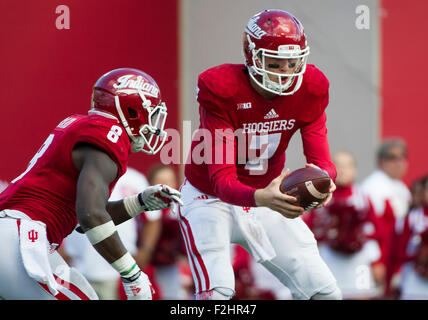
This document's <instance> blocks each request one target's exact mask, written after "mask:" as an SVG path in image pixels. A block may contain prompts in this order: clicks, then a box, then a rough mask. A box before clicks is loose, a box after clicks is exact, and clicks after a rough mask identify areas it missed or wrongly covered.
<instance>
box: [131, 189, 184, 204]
mask: <svg viewBox="0 0 428 320" xmlns="http://www.w3.org/2000/svg"><path fill="white" fill-rule="evenodd" d="M138 197H139V199H140V200H141V201H140V203H141V202H142V203H143V206H142V207H143V210H144V211H153V210H162V209H165V208H173V206H174V203H178V204H180V205H183V202H182V201H181V199H180V198H181V193H180V191H178V190H175V189H173V188H171V187H169V186H166V185H163V184H157V185H155V186H151V187H148V188H146V189H145V190H144V191H143V192H141V193H140V194H139V195H138Z"/></svg>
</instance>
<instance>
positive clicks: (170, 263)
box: [143, 164, 194, 300]
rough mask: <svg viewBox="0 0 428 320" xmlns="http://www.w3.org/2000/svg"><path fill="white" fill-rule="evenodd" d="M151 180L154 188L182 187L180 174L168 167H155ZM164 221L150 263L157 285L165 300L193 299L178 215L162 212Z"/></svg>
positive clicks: (167, 211)
mask: <svg viewBox="0 0 428 320" xmlns="http://www.w3.org/2000/svg"><path fill="white" fill-rule="evenodd" d="M148 179H149V184H150V185H156V184H165V185H168V186H171V187H172V188H177V185H178V178H177V175H176V172H175V170H174V168H173V167H171V166H168V165H162V164H160V165H157V166H155V167H153V168H152V169H151V170H150V171H149V174H148ZM161 221H162V231H161V234H160V238H159V241H158V242H157V245H156V247H154V248H152V253H153V255H152V257H151V258H152V259H151V262H150V263H151V265H153V266H154V268H155V270H156V272H155V279H154V281H155V282H156V283H157V284H158V285H159V286H160V289H161V292H162V294H161V299H165V300H185V299H190V297H192V296H193V291H194V289H193V280H192V278H191V272H190V267H189V265H188V262H187V256H186V248H185V245H184V241H183V238H182V235H181V231H180V227H179V224H178V217H177V214H176V212H173V211H172V210H171V209H169V208H168V209H164V210H162V213H161ZM143 235H144V233H143Z"/></svg>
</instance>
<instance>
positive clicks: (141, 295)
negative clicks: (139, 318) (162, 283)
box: [122, 270, 154, 300]
mask: <svg viewBox="0 0 428 320" xmlns="http://www.w3.org/2000/svg"><path fill="white" fill-rule="evenodd" d="M134 278H135V279H134ZM122 283H123V288H124V289H125V293H126V296H127V297H128V300H152V294H153V293H154V290H153V288H152V284H151V283H150V280H149V278H148V277H147V275H146V274H145V273H144V272H143V271H141V270H140V271H139V273H138V274H137V276H136V277H135V276H134V277H132V278H124V277H122Z"/></svg>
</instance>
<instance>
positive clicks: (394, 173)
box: [361, 138, 412, 298]
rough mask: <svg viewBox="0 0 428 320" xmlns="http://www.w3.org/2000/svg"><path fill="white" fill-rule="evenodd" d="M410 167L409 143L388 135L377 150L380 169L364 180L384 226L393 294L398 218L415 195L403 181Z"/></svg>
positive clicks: (388, 283) (387, 291)
mask: <svg viewBox="0 0 428 320" xmlns="http://www.w3.org/2000/svg"><path fill="white" fill-rule="evenodd" d="M407 168H408V161H407V146H406V143H405V142H404V141H403V140H402V139H400V138H389V139H385V140H384V141H382V143H381V144H380V146H379V148H378V151H377V169H376V170H375V171H374V172H372V173H371V174H370V175H369V176H368V177H366V178H365V179H364V180H363V182H362V184H361V187H362V190H363V192H364V193H365V194H367V196H368V197H369V198H370V200H371V201H372V203H373V205H374V209H375V212H376V214H377V215H378V216H379V217H380V218H381V220H382V226H383V228H384V234H385V239H384V240H385V241H384V245H383V248H382V251H383V254H384V256H385V261H386V264H387V265H386V267H387V274H386V286H385V295H386V296H391V295H392V294H393V291H394V288H396V286H397V285H398V283H397V281H396V280H395V279H392V274H393V270H392V262H391V250H392V241H393V237H394V229H395V224H396V221H397V220H399V219H401V218H403V217H404V216H405V215H406V214H407V212H408V211H409V207H410V203H411V199H412V197H411V193H410V191H409V188H408V187H407V185H406V184H405V183H404V182H403V181H402V179H403V177H404V175H405V174H406V172H407ZM392 298H394V297H392Z"/></svg>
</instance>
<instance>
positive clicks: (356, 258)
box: [303, 151, 386, 299]
mask: <svg viewBox="0 0 428 320" xmlns="http://www.w3.org/2000/svg"><path fill="white" fill-rule="evenodd" d="M333 162H334V164H335V165H336V169H337V178H336V182H335V183H336V186H337V189H336V191H335V192H334V193H333V198H332V200H331V201H330V203H328V205H327V206H326V207H321V208H319V209H315V210H312V211H309V212H308V213H307V214H305V215H304V216H303V219H304V220H305V222H306V223H307V224H308V226H309V227H310V229H311V230H312V231H313V233H314V235H315V237H316V239H317V241H318V246H319V251H320V255H321V257H322V258H323V259H324V261H325V263H326V264H327V265H328V267H329V268H330V270H331V271H332V273H333V274H334V276H335V277H336V280H337V284H338V286H339V288H340V290H341V291H342V294H343V298H344V299H374V298H380V297H381V294H382V293H383V290H382V286H383V284H384V280H385V272H386V270H385V269H386V268H385V264H384V262H383V261H382V256H381V249H380V242H381V241H382V228H381V224H380V220H379V218H378V217H377V216H376V214H375V212H374V209H373V205H372V204H371V202H370V200H369V199H368V197H367V196H365V195H364V194H363V193H362V191H361V190H360V188H359V186H358V185H357V184H356V183H355V177H356V164H355V159H354V156H353V155H352V154H351V153H349V152H346V151H338V152H336V153H334V155H333Z"/></svg>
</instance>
